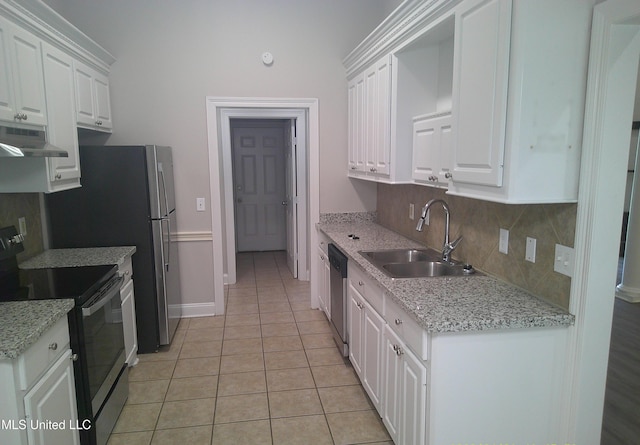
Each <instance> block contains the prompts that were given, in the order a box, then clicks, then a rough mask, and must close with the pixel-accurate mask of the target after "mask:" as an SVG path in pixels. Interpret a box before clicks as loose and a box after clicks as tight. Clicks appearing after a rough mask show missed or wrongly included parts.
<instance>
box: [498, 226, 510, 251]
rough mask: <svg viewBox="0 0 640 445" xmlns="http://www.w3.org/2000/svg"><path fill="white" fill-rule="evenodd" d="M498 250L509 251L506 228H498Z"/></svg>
mask: <svg viewBox="0 0 640 445" xmlns="http://www.w3.org/2000/svg"><path fill="white" fill-rule="evenodd" d="M498 252H500V253H504V254H505V255H506V254H508V253H509V231H508V230H507V229H500V241H499V243H498Z"/></svg>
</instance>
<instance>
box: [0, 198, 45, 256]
mask: <svg viewBox="0 0 640 445" xmlns="http://www.w3.org/2000/svg"><path fill="white" fill-rule="evenodd" d="M22 216H24V217H25V221H26V223H27V236H26V237H25V240H24V252H22V253H20V254H19V255H18V261H24V260H26V259H27V258H30V257H32V256H34V255H36V254H38V253H40V252H42V251H43V250H44V242H43V239H42V223H41V219H40V197H39V193H0V227H7V226H15V227H16V229H18V230H19V228H18V218H20V217H22Z"/></svg>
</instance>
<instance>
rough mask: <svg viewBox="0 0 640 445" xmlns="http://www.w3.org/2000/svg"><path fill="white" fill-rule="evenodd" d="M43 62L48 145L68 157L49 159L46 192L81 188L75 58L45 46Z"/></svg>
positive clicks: (44, 44)
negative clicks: (60, 149)
mask: <svg viewBox="0 0 640 445" xmlns="http://www.w3.org/2000/svg"><path fill="white" fill-rule="evenodd" d="M42 60H43V66H44V81H45V91H46V98H47V113H48V115H49V126H48V138H49V142H50V143H51V144H53V145H55V146H57V147H60V148H62V149H64V150H66V151H67V153H68V154H69V156H68V157H66V158H64V157H61V158H49V159H48V160H47V162H48V170H49V187H48V189H47V190H46V191H47V192H53V191H59V190H66V189H69V188H73V187H80V158H79V155H78V132H77V129H76V125H75V107H74V90H75V88H74V83H73V58H72V57H71V56H69V55H68V54H66V53H64V52H63V51H61V50H59V49H57V48H55V47H53V46H52V45H49V44H47V43H44V42H43V44H42Z"/></svg>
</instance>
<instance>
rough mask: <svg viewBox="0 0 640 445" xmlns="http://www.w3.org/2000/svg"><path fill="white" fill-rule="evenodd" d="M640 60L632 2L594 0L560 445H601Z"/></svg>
mask: <svg viewBox="0 0 640 445" xmlns="http://www.w3.org/2000/svg"><path fill="white" fill-rule="evenodd" d="M639 58H640V4H639V3H638V2H637V0H607V1H605V2H603V3H601V4H598V5H597V6H596V7H595V8H594V12H593V25H592V29H591V48H590V54H589V68H588V80H587V96H586V105H585V119H584V131H583V150H582V161H581V170H580V188H579V190H580V193H579V196H578V213H577V222H576V238H575V258H576V264H575V272H574V278H573V280H572V282H571V300H570V307H569V310H570V312H571V313H572V314H575V316H576V322H575V326H573V327H571V328H570V329H569V341H568V347H567V358H566V364H567V366H566V374H565V385H564V388H565V391H564V407H563V408H564V409H563V410H562V411H563V414H564V418H563V419H561V424H562V426H563V430H562V434H563V435H564V436H565V437H564V438H561V439H558V440H557V442H558V443H560V442H562V443H578V444H588V443H600V440H599V439H598V438H599V437H600V435H601V429H602V414H603V406H604V394H605V388H606V375H607V364H608V358H609V341H610V336H611V325H612V317H613V304H614V300H615V279H616V273H617V264H618V262H617V258H618V250H619V243H620V228H621V226H622V213H623V207H624V192H620V191H621V190H622V191H623V190H624V189H625V185H626V175H625V172H626V170H627V163H628V152H629V143H630V136H631V125H630V124H631V121H632V119H631V116H632V113H633V99H634V95H633V94H632V91H634V90H635V87H636V79H637V71H638V61H639ZM626 117H629V119H628V121H626V120H625V119H626ZM612 198H614V199H612Z"/></svg>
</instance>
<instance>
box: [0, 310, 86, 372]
mask: <svg viewBox="0 0 640 445" xmlns="http://www.w3.org/2000/svg"><path fill="white" fill-rule="evenodd" d="M73 306H74V301H73V299H70V298H65V299H60V300H34V301H9V302H3V303H0V360H1V359H14V358H18V357H19V356H20V354H22V353H23V352H24V351H26V350H27V348H28V347H29V346H31V345H32V344H34V343H35V342H36V341H37V340H38V339H39V338H40V337H41V336H42V334H43V333H44V332H46V331H47V329H49V328H50V327H51V326H53V325H54V324H55V323H56V322H57V321H58V320H60V319H61V318H62V317H64V316H66V315H67V312H69V311H70V310H71V309H72V308H73Z"/></svg>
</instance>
